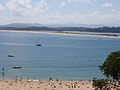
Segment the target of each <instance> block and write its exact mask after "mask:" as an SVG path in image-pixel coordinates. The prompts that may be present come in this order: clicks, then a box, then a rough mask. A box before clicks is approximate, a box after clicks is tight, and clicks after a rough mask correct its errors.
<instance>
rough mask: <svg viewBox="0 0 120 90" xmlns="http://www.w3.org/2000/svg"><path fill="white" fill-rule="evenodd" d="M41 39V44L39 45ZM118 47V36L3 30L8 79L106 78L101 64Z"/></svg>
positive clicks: (1, 63) (0, 50)
mask: <svg viewBox="0 0 120 90" xmlns="http://www.w3.org/2000/svg"><path fill="white" fill-rule="evenodd" d="M56 37H57V39H55V38H56ZM38 39H39V40H38ZM38 41H39V43H40V44H42V46H41V47H37V46H35V45H36V44H37V43H38ZM116 50H120V39H117V38H102V37H86V36H85V37H83V36H82V37H81V36H64V35H48V34H40V33H26V32H0V68H1V69H2V68H3V67H4V68H5V78H14V77H15V76H18V77H23V78H27V77H29V78H31V79H32V78H34V77H36V78H37V79H48V78H49V77H53V78H57V79H64V80H71V79H72V80H81V79H92V78H93V77H103V75H102V73H101V72H100V71H99V69H98V66H99V65H100V64H102V63H103V62H104V60H105V59H106V57H107V55H108V54H109V53H110V52H113V51H116ZM8 54H12V55H14V57H8ZM13 66H22V69H12V67H13ZM0 77H2V75H1V76H0Z"/></svg>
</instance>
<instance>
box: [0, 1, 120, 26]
mask: <svg viewBox="0 0 120 90" xmlns="http://www.w3.org/2000/svg"><path fill="white" fill-rule="evenodd" d="M22 22H24V23H40V24H66V23H75V24H103V25H106V24H111V25H120V0H0V24H8V23H22Z"/></svg>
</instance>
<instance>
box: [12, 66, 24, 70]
mask: <svg viewBox="0 0 120 90" xmlns="http://www.w3.org/2000/svg"><path fill="white" fill-rule="evenodd" d="M20 68H22V67H21V66H14V67H13V69H20Z"/></svg>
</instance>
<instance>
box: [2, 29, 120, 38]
mask: <svg viewBox="0 0 120 90" xmlns="http://www.w3.org/2000/svg"><path fill="white" fill-rule="evenodd" d="M0 32H24V33H40V34H50V35H64V36H84V37H104V38H120V36H114V35H107V34H85V33H66V32H58V31H26V30H0Z"/></svg>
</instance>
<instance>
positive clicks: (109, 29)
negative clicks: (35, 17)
mask: <svg viewBox="0 0 120 90" xmlns="http://www.w3.org/2000/svg"><path fill="white" fill-rule="evenodd" d="M0 30H26V31H80V32H104V33H120V27H107V26H104V27H98V28H87V27H44V26H41V27H37V26H29V27H13V26H11V27H10V26H9V27H8V26H7V27H6V26H0Z"/></svg>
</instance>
